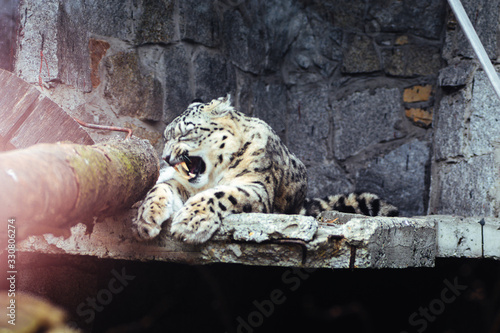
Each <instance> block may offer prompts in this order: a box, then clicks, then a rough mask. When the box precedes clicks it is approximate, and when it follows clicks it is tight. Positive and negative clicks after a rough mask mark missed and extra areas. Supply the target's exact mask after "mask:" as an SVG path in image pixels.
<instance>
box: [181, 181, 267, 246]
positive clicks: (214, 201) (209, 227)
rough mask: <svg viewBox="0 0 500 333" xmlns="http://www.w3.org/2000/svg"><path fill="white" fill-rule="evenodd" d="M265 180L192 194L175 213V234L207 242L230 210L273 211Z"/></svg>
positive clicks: (185, 238)
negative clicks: (260, 182)
mask: <svg viewBox="0 0 500 333" xmlns="http://www.w3.org/2000/svg"><path fill="white" fill-rule="evenodd" d="M269 198H270V196H269V193H268V192H267V190H266V189H265V187H264V186H263V184H258V183H255V184H254V183H252V184H248V185H240V186H217V187H215V188H213V189H209V190H206V191H203V192H200V193H198V194H197V195H195V196H193V197H191V198H190V199H189V200H188V201H186V203H185V204H184V207H182V208H181V209H180V210H179V211H178V212H177V213H176V214H175V215H174V217H173V220H172V226H171V233H172V235H173V236H174V237H175V238H177V239H179V240H183V241H185V242H187V243H194V244H195V243H204V242H206V241H207V240H209V239H210V237H212V235H213V233H214V232H215V231H216V230H217V229H218V228H219V226H220V223H221V221H222V219H223V218H224V217H226V216H227V215H229V214H237V213H243V212H245V213H250V212H265V213H268V212H269V213H270V212H271V210H272V203H271V202H270V200H269Z"/></svg>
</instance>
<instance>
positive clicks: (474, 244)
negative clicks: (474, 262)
mask: <svg viewBox="0 0 500 333" xmlns="http://www.w3.org/2000/svg"><path fill="white" fill-rule="evenodd" d="M426 220H427V221H431V222H433V223H434V224H435V225H436V236H437V239H436V244H437V253H436V256H437V257H441V258H453V257H455V258H464V257H465V258H482V257H483V254H484V258H492V259H496V260H499V259H500V243H499V242H498V239H499V238H500V220H499V219H498V218H491V217H490V218H488V217H486V218H483V217H461V216H449V215H430V216H427V217H426ZM481 221H483V222H484V226H481V224H480V223H479V222H481ZM481 229H482V230H481Z"/></svg>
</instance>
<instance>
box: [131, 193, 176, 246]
mask: <svg viewBox="0 0 500 333" xmlns="http://www.w3.org/2000/svg"><path fill="white" fill-rule="evenodd" d="M180 207H182V201H181V200H180V198H178V197H177V196H175V195H174V194H173V193H172V191H171V189H170V188H169V187H166V186H165V185H164V184H159V185H156V186H155V187H153V189H152V190H151V191H150V192H149V193H148V195H147V196H146V199H145V200H144V202H143V203H142V205H141V206H140V207H139V210H138V211H137V217H136V218H135V219H134V221H133V222H132V229H133V231H134V234H135V235H136V237H137V238H138V239H140V240H148V239H152V238H155V237H156V236H158V235H159V234H160V231H161V225H162V224H163V222H165V221H167V220H168V219H169V218H171V217H172V215H173V214H174V213H175V212H176V211H177V210H179V208H180Z"/></svg>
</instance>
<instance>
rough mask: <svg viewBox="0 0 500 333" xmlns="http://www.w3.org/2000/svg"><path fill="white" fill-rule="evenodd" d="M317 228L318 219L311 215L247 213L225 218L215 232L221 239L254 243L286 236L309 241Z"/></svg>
mask: <svg viewBox="0 0 500 333" xmlns="http://www.w3.org/2000/svg"><path fill="white" fill-rule="evenodd" d="M317 230H318V221H316V219H315V218H314V217H311V216H302V215H283V214H263V213H248V214H233V215H230V216H228V217H227V218H225V219H224V224H223V225H222V226H221V228H220V229H219V230H218V231H217V234H218V235H223V236H222V238H223V239H227V238H228V237H229V238H231V239H233V240H235V241H245V242H256V243H262V242H267V241H270V240H278V239H286V238H288V239H300V240H302V241H304V242H309V241H310V240H312V239H313V237H314V235H315V234H316V231H317ZM214 240H217V236H216V237H215V238H214Z"/></svg>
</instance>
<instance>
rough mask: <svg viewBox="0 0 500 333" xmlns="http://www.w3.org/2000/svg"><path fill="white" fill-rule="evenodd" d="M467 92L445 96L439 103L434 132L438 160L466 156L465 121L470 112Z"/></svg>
mask: <svg viewBox="0 0 500 333" xmlns="http://www.w3.org/2000/svg"><path fill="white" fill-rule="evenodd" d="M468 95H469V94H468V93H467V91H466V90H459V91H457V92H454V93H451V94H449V95H444V96H443V97H442V99H441V101H440V103H439V112H438V115H437V117H438V119H437V122H436V124H435V131H434V156H435V159H436V160H442V159H446V158H451V157H456V156H459V155H464V154H465V148H466V142H465V136H464V133H465V132H466V124H465V121H466V119H467V118H468V115H469V110H470V96H468Z"/></svg>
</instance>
